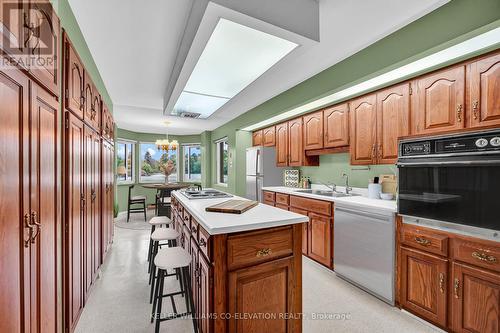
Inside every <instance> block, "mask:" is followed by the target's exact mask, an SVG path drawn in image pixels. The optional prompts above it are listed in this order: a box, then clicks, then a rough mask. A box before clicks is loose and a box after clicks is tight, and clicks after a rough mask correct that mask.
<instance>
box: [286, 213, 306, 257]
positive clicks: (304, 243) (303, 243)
mask: <svg viewBox="0 0 500 333" xmlns="http://www.w3.org/2000/svg"><path fill="white" fill-rule="evenodd" d="M290 211H291V212H294V213H297V214H301V215H305V216H307V210H303V209H300V208H295V207H290ZM308 244H309V222H306V223H302V254H304V255H306V256H307V255H308Z"/></svg>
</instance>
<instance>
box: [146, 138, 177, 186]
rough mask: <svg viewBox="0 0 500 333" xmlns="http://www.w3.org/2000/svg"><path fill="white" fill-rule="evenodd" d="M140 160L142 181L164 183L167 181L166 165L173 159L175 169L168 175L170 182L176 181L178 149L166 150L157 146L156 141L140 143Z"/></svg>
mask: <svg viewBox="0 0 500 333" xmlns="http://www.w3.org/2000/svg"><path fill="white" fill-rule="evenodd" d="M139 161H140V173H139V182H140V183H163V182H165V173H164V170H165V167H166V165H167V163H168V161H172V163H173V165H174V170H173V171H172V173H171V174H170V175H169V176H168V181H169V182H176V181H177V180H178V177H177V150H169V151H168V152H165V151H163V150H160V149H158V148H157V147H156V145H155V144H154V143H144V142H141V143H140V144H139Z"/></svg>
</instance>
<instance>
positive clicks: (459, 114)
mask: <svg viewBox="0 0 500 333" xmlns="http://www.w3.org/2000/svg"><path fill="white" fill-rule="evenodd" d="M415 86H416V87H415V88H416V89H415V91H414V94H413V95H412V101H413V108H412V112H413V113H414V115H413V117H414V123H415V124H414V125H415V128H414V129H413V133H412V134H434V133H439V132H443V131H451V130H459V129H462V128H464V124H465V120H464V119H465V118H464V117H465V103H464V102H465V89H464V88H465V68H464V66H457V67H452V68H449V69H446V70H442V71H439V72H436V73H432V74H430V75H427V76H424V77H422V78H420V79H417V80H416V84H415Z"/></svg>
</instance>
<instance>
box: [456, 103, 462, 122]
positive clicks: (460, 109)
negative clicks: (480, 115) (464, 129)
mask: <svg viewBox="0 0 500 333" xmlns="http://www.w3.org/2000/svg"><path fill="white" fill-rule="evenodd" d="M457 121H458V122H459V123H460V122H462V104H458V105H457Z"/></svg>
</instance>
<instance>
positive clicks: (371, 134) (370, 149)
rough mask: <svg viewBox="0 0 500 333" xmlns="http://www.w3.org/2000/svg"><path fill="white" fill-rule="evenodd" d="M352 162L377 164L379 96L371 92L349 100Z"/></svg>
mask: <svg viewBox="0 0 500 333" xmlns="http://www.w3.org/2000/svg"><path fill="white" fill-rule="evenodd" d="M349 114H350V124H351V164H352V165H358V164H375V163H376V154H375V153H376V141H377V96H376V94H370V95H366V96H363V97H360V98H358V99H355V100H353V101H351V102H349Z"/></svg>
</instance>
